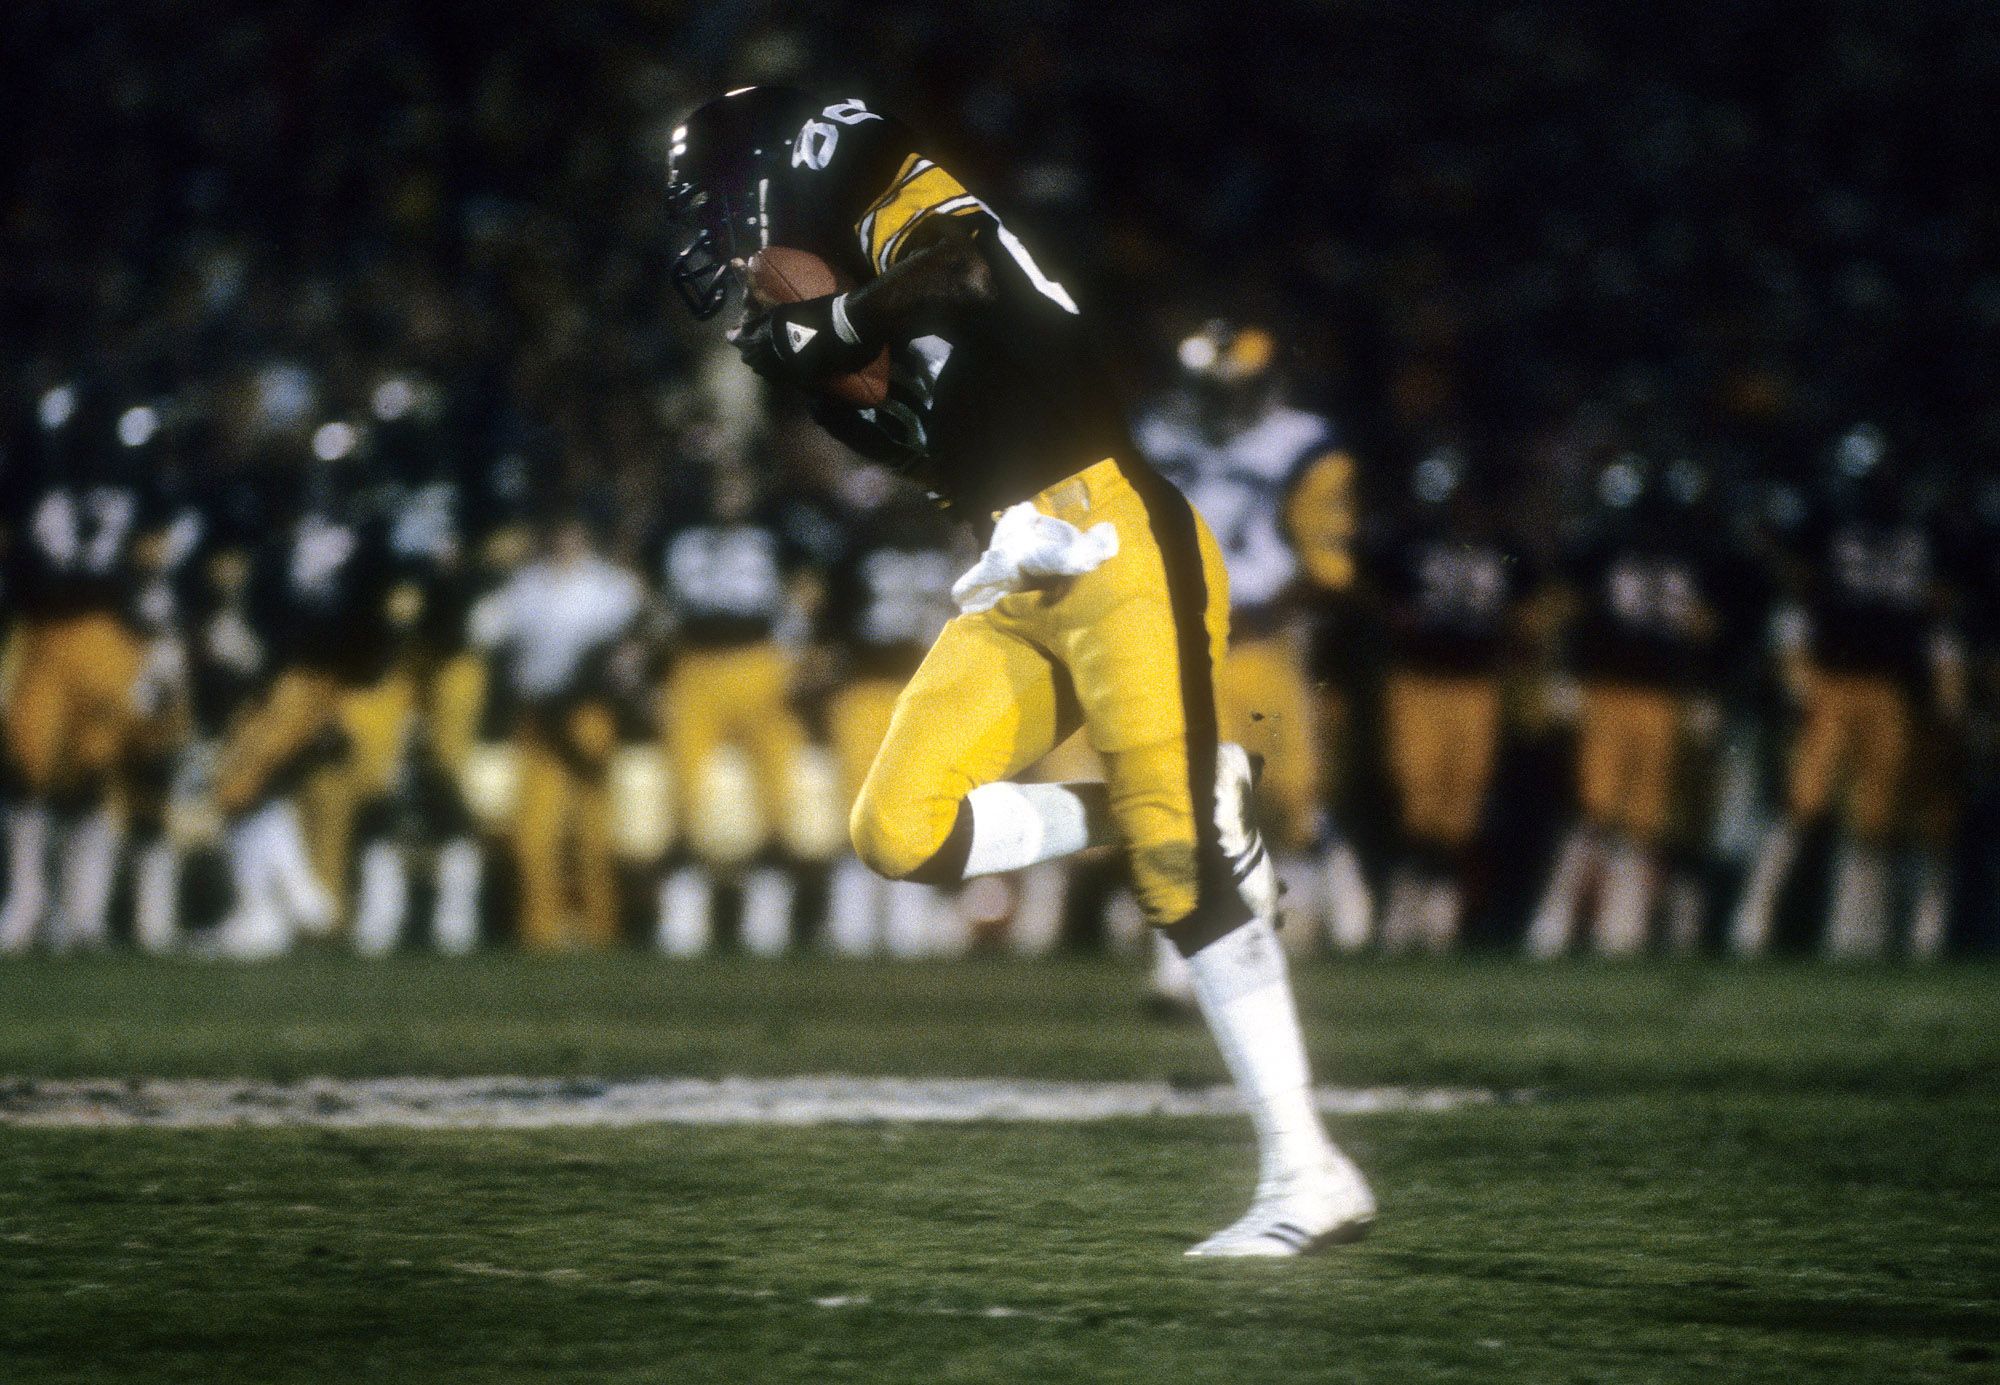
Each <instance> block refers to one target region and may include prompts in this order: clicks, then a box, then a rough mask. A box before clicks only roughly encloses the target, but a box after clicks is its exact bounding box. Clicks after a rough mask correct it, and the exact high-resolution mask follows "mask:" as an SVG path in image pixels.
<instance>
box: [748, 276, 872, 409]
mask: <svg viewBox="0 0 2000 1385" xmlns="http://www.w3.org/2000/svg"><path fill="white" fill-rule="evenodd" d="M747 269H748V273H749V279H750V296H751V297H752V298H753V299H755V300H756V301H757V302H759V303H765V304H775V303H798V302H802V301H803V300H805V299H808V298H823V297H825V296H826V295H827V294H829V293H839V292H841V291H842V290H844V289H848V288H852V287H853V285H851V284H846V283H842V282H841V278H840V276H839V275H838V274H836V273H834V269H833V266H832V265H830V264H828V263H827V262H826V261H825V260H822V259H821V258H820V257H819V256H817V255H815V254H813V253H812V252H811V251H809V250H793V249H791V248H790V247H788V246H783V245H770V246H766V247H765V248H764V249H762V250H759V251H758V252H757V253H756V254H755V255H752V256H751V257H750V263H749V265H748V266H747ZM822 388H824V389H825V391H826V392H827V393H828V394H830V395H832V396H833V397H834V398H835V399H838V400H840V401H841V402H842V403H843V404H852V405H854V406H855V407H856V408H862V409H872V408H874V407H875V406H876V405H877V404H880V403H881V402H882V401H883V400H884V399H887V398H888V397H889V348H887V347H886V346H885V347H883V348H882V351H881V353H880V354H879V355H877V356H876V357H875V359H874V360H872V361H870V362H869V363H868V364H867V365H865V366H863V367H861V369H859V370H854V371H849V372H848V373H847V374H845V375H830V376H828V377H827V378H826V379H825V380H824V381H823V382H822Z"/></svg>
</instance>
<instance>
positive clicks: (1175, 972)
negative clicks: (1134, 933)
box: [1151, 928, 1194, 1003]
mask: <svg viewBox="0 0 2000 1385" xmlns="http://www.w3.org/2000/svg"><path fill="white" fill-rule="evenodd" d="M1151 985H1152V991H1153V994H1154V995H1156V996H1159V997H1160V998H1161V999H1162V1000H1171V1001H1175V1002H1180V1003H1186V1002H1191V1001H1193V1000H1194V973H1193V972H1192V971H1191V970H1189V968H1188V961H1187V958H1185V957H1183V956H1181V950H1180V949H1179V948H1177V947H1175V946H1174V945H1173V943H1172V942H1171V941H1169V940H1168V938H1167V935H1166V934H1164V933H1162V932H1160V930H1159V929H1157V928H1156V929H1154V930H1153V977H1152V982H1151Z"/></svg>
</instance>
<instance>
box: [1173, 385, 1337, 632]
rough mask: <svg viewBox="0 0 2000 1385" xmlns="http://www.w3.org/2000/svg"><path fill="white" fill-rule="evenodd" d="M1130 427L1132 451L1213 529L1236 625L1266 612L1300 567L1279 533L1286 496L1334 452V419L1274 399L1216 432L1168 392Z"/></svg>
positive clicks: (1286, 538)
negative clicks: (1310, 467) (1157, 471)
mask: <svg viewBox="0 0 2000 1385" xmlns="http://www.w3.org/2000/svg"><path fill="white" fill-rule="evenodd" d="M1134 433H1135V440H1136V441H1137V442H1138V444H1139V450H1140V451H1141V452H1143V453H1144V454H1145V455H1146V458H1147V459H1148V460H1149V461H1151V462H1152V463H1153V465H1154V466H1156V467H1158V468H1159V469H1160V470H1161V471H1163V472H1165V473H1166V475H1167V477H1168V479H1170V480H1171V481H1173V483H1174V484H1175V485H1176V486H1178V487H1180V489H1181V492H1182V494H1184V495H1186V496H1187V498H1188V500H1189V501H1190V502H1191V503H1192V504H1193V505H1194V507H1195V508H1196V509H1197V510H1199V511H1201V517H1202V518H1203V519H1205V520H1207V521H1208V527H1209V528H1210V529H1211V530H1213V531H1214V532H1215V541H1216V543H1217V544H1218V545H1220V546H1221V548H1222V556H1223V561H1224V563H1225V564H1226V565H1227V567H1228V569H1229V604H1230V608H1231V610H1232V612H1233V613H1234V615H1235V617H1236V623H1239V624H1240V623H1242V620H1243V618H1244V617H1246V616H1254V615H1256V614H1259V613H1263V612H1266V611H1268V610H1269V609H1270V608H1271V607H1273V606H1274V605H1275V604H1276V602H1277V601H1278V600H1279V598H1281V597H1282V596H1283V595H1284V594H1285V592H1286V591H1287V590H1288V589H1289V588H1290V587H1291V585H1292V582H1293V579H1294V578H1296V577H1297V576H1298V570H1299V562H1298V556H1297V554H1296V552H1295V551H1294V549H1293V547H1292V541H1291V537H1290V536H1289V535H1288V534H1287V533H1286V532H1285V522H1284V509H1285V498H1286V496H1287V494H1288V493H1289V492H1290V490H1291V488H1292V486H1293V484H1294V483H1295V482H1296V481H1297V479H1298V476H1299V473H1300V472H1301V471H1303V470H1304V469H1305V467H1306V465H1307V464H1308V463H1310V462H1312V461H1314V460H1315V459H1317V458H1319V457H1321V456H1323V455H1325V454H1326V453H1328V452H1330V451H1332V450H1334V447H1335V440H1334V435H1333V425H1332V424H1330V423H1329V422H1328V421H1327V420H1326V419H1324V418H1322V417H1320V416H1319V415H1318V414H1314V413H1308V412H1306V411H1305V410H1303V409H1294V408H1291V407H1289V406H1286V405H1282V404H1279V405H1273V406H1271V407H1270V408H1268V409H1266V410H1265V411H1264V412H1263V413H1262V414H1259V415H1257V416H1256V417H1255V418H1253V419H1250V420H1249V421H1247V422H1246V423H1244V424H1243V426H1241V427H1240V428H1237V429H1236V430H1235V431H1233V432H1232V433H1230V434H1229V435H1228V436H1227V437H1223V438H1217V437H1215V436H1214V435H1213V434H1212V433H1210V432H1209V431H1207V430H1205V429H1204V428H1203V427H1202V425H1201V422H1200V420H1199V418H1198V416H1197V414H1196V412H1195V410H1194V408H1193V405H1192V403H1191V402H1190V401H1188V400H1187V399H1186V398H1185V397H1183V396H1173V397H1170V398H1169V399H1168V400H1166V401H1165V402H1164V403H1163V404H1161V405H1160V406H1158V407H1156V408H1153V409H1149V410H1147V411H1146V412H1145V413H1143V414H1141V415H1140V417H1139V419H1138V421H1137V423H1136V425H1135V428H1134Z"/></svg>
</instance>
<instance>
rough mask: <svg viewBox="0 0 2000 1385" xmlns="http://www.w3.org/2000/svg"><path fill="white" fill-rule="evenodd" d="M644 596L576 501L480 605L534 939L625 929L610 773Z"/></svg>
mask: <svg viewBox="0 0 2000 1385" xmlns="http://www.w3.org/2000/svg"><path fill="white" fill-rule="evenodd" d="M645 605H646V593H645V588H644V586H643V585H642V584H641V583H640V581H639V579H638V577H636V576H635V575H634V574H633V573H631V572H629V571H627V570H626V569H625V568H624V567H621V566H620V565H619V564H617V563H614V562H612V561H611V560H610V559H609V558H606V557H604V556H603V555H602V554H601V553H600V552H599V551H598V548H597V540H596V536H595V535H594V534H593V532H592V526H591V523H590V520H589V518H588V517H587V516H585V515H584V514H583V513H582V512H580V511H576V512H571V513H566V514H562V515H559V516H558V517H557V518H556V519H555V521H554V522H553V523H552V524H551V525H550V526H549V528H548V531H547V535H546V539H545V543H544V551H543V554H542V556H541V557H539V558H537V559H535V560H533V561H530V562H528V563H525V564H523V565H522V566H521V567H520V568H519V569H517V570H516V571H515V573H514V574H513V576H512V577H510V578H509V579H508V580H507V581H506V582H505V583H504V584H503V585H501V586H500V587H499V588H498V589H496V590H495V591H493V592H491V593H489V594H487V595H486V596H484V597H482V598H480V600H479V603H478V604H477V605H476V606H474V607H473V610H472V617H471V634H472V643H473V644H474V645H475V646H476V647H478V648H480V649H483V650H486V651H489V652H490V653H491V654H492V655H493V656H494V657H495V660H496V663H497V665H498V668H499V677H500V679H501V680H503V681H504V683H505V685H506V691H507V693H508V695H509V697H510V699H511V702H512V704H513V706H514V709H515V716H516V718H517V723H516V731H515V744H516V747H517V751H518V755H519V763H520V787H519V791H518V793H517V795H516V800H515V805H514V829H513V837H514V841H513V846H514V863H515V869H516V871H517V873H518V875H519V878H520V932H521V941H522V942H523V943H524V944H525V945H526V946H528V947H530V948H534V949H537V950H551V949H557V948H565V947H572V946H576V945H579V944H581V945H584V946H589V947H607V946H610V945H611V944H612V943H614V942H616V941H617V939H618V902H617V884H618V882H617V875H616V870H615V867H614V865H613V861H612V835H611V790H610V787H609V784H608V782H607V781H608V777H609V773H610V767H611V757H612V754H613V752H614V751H615V750H616V749H617V747H618V719H617V715H616V696H615V694H616V691H617V689H616V688H615V686H614V678H615V676H616V673H617V669H616V664H617V663H618V655H619V654H620V652H621V649H622V648H623V647H624V646H625V644H626V641H627V637H628V636H629V635H630V634H631V633H632V632H633V630H634V627H635V626H636V624H637V623H638V621H639V619H640V617H641V615H642V614H643V612H644V610H645ZM571 861H574V871H572V870H571V869H569V863H570V862H571ZM572 898H574V900H575V904H576V907H575V908H574V909H572V908H571V900H572Z"/></svg>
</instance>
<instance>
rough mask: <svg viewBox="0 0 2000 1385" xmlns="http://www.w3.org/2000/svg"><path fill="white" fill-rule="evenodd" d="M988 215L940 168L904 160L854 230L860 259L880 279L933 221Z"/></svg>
mask: <svg viewBox="0 0 2000 1385" xmlns="http://www.w3.org/2000/svg"><path fill="white" fill-rule="evenodd" d="M984 214H986V204H985V203H983V202H981V201H980V200H979V199H978V198H977V197H974V196H973V195H972V194H971V193H970V192H968V191H966V188H965V185H964V184H963V183H961V182H959V181H958V179H957V178H955V177H953V176H952V174H951V172H950V171H949V170H948V169H946V168H944V167H943V166H942V165H941V164H938V163H936V162H935V161H933V160H931V159H928V158H925V157H924V156H923V155H921V154H916V153H911V154H908V155H905V156H904V158H903V160H902V161H901V163H899V164H898V165H897V167H896V174H895V177H894V178H892V179H891V180H890V182H889V186H888V187H887V188H885V189H884V190H883V191H882V192H881V193H880V194H879V195H877V196H876V198H875V199H874V201H872V202H870V203H869V204H868V207H867V209H866V210H865V211H863V212H862V214H861V218H860V220H858V221H857V222H855V224H854V233H855V236H856V237H857V238H858V239H859V241H860V245H861V253H862V255H863V256H864V257H865V258H866V259H867V261H868V263H869V264H870V265H871V266H873V268H874V270H875V272H876V273H877V274H880V273H882V272H884V271H885V270H887V269H888V268H889V267H890V266H892V265H894V264H895V263H896V262H897V261H898V260H900V259H901V258H902V256H903V255H904V253H905V252H906V251H907V250H908V249H909V248H910V246H911V245H912V244H914V243H915V239H916V233H917V232H918V231H919V230H920V229H921V228H922V227H923V226H924V225H925V224H926V223H928V222H930V221H931V220H933V219H934V218H937V217H968V216H980V215H984Z"/></svg>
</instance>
